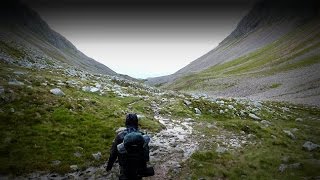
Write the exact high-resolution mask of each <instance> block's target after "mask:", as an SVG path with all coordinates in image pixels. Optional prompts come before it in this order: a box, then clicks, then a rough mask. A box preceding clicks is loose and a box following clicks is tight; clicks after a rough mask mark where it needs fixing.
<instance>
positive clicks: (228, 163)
mask: <svg viewBox="0 0 320 180" xmlns="http://www.w3.org/2000/svg"><path fill="white" fill-rule="evenodd" d="M223 100H224V102H225V104H224V105H219V104H217V103H215V102H210V101H207V100H190V101H191V102H192V104H191V105H190V107H187V106H185V105H184V104H183V102H182V101H180V102H177V103H173V104H171V105H169V106H166V107H163V110H162V111H161V113H162V114H163V115H167V114H171V115H172V116H173V117H175V118H182V117H191V118H194V119H195V121H196V122H197V125H196V126H195V127H194V128H195V130H196V131H197V132H196V139H198V141H199V142H200V144H201V145H200V149H199V151H197V152H196V153H194V154H193V155H192V156H191V158H190V159H189V160H187V161H186V162H185V163H184V164H183V165H182V168H181V171H180V173H178V174H175V173H176V172H172V174H175V175H174V177H175V178H176V179H199V178H205V179H301V178H303V177H316V176H319V175H320V174H319V172H320V166H319V164H317V162H315V161H313V160H314V159H319V158H320V150H319V149H318V150H316V151H312V152H308V151H305V150H303V149H302V145H303V143H304V142H305V141H312V142H314V143H318V144H319V143H320V141H319V139H320V133H319V132H320V131H319V130H320V129H319V127H320V121H319V120H320V110H319V109H317V108H310V107H303V106H295V105H290V104H284V103H274V102H264V103H263V105H262V107H261V108H258V109H257V108H255V107H254V106H252V105H250V104H246V103H239V102H237V101H235V100H226V99H223ZM228 105H233V106H234V107H235V109H236V110H229V111H228V112H225V113H223V114H221V113H219V111H220V110H225V109H228ZM193 107H198V108H199V109H200V110H201V112H202V114H201V115H200V116H196V115H195V114H194V110H193ZM284 107H286V108H284ZM241 110H243V111H244V112H245V115H240V113H239V112H240V111H241ZM253 112H254V113H255V114H257V115H258V116H259V117H261V118H262V119H264V120H267V121H269V122H271V125H270V126H268V127H267V126H265V125H263V124H262V123H259V121H254V120H252V119H251V118H249V117H248V113H253ZM297 118H302V120H303V121H302V122H299V121H296V119H297ZM208 124H211V125H215V127H210V126H208ZM294 128H297V129H298V130H296V131H295V132H293V129H294ZM283 130H290V131H292V132H293V134H294V135H295V136H296V139H291V138H290V137H288V136H287V135H286V134H285V133H284V132H283ZM249 134H251V138H249V139H248V142H249V143H247V144H246V145H244V146H243V147H241V148H239V149H232V150H228V151H227V152H226V153H222V154H221V153H217V152H216V148H217V144H220V145H221V144H223V143H224V141H223V140H222V141H220V140H219V138H218V137H219V136H221V135H226V136H229V138H235V137H237V136H249ZM286 157H287V159H288V161H287V162H285V161H282V159H285V158H286ZM293 163H301V164H302V165H301V167H298V168H296V169H294V168H293V169H290V168H288V169H286V170H285V171H284V172H279V166H280V164H293Z"/></svg>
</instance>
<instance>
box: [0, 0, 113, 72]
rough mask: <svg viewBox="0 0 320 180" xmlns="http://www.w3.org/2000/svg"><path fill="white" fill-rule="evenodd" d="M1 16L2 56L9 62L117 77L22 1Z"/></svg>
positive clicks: (4, 7)
mask: <svg viewBox="0 0 320 180" xmlns="http://www.w3.org/2000/svg"><path fill="white" fill-rule="evenodd" d="M0 13H1V17H0V18H1V26H0V43H1V56H2V58H3V59H4V60H5V61H6V62H8V63H17V64H20V65H24V66H41V67H42V68H45V67H47V68H57V67H59V68H67V67H70V68H73V69H79V70H84V71H89V72H91V73H101V74H108V75H116V73H115V72H114V71H112V70H111V69H110V68H108V67H106V66H105V65H103V64H101V63H99V62H97V61H95V60H93V59H92V58H89V57H87V56H86V55H85V54H83V53H82V52H80V51H79V50H77V48H76V47H75V46H74V45H73V44H72V43H71V42H69V41H68V40H67V39H66V38H64V37H63V36H61V35H60V34H59V33H57V32H55V31H53V30H52V29H50V27H49V26H48V24H47V23H46V22H45V21H43V20H42V19H41V18H40V16H39V15H38V14H37V13H36V12H35V11H33V10H32V9H30V8H29V7H27V6H26V5H24V4H22V3H20V1H6V3H3V4H2V6H1V12H0Z"/></svg>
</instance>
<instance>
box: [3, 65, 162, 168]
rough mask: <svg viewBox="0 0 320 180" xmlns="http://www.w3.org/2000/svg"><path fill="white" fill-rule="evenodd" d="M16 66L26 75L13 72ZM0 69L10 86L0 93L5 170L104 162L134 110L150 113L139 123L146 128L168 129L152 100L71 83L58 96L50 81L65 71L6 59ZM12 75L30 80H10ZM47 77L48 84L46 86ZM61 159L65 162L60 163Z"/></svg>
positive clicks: (61, 78) (60, 78)
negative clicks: (17, 83)
mask: <svg viewBox="0 0 320 180" xmlns="http://www.w3.org/2000/svg"><path fill="white" fill-rule="evenodd" d="M12 69H14V71H23V72H26V74H24V75H13V72H12V71H13V70H12ZM0 72H1V73H0V85H1V86H2V87H3V88H4V89H5V92H4V93H3V94H0V98H1V99H0V119H1V120H0V128H1V132H0V141H1V145H0V154H1V155H0V164H1V166H0V174H7V173H12V174H24V173H30V172H34V171H39V170H40V171H53V172H59V173H66V172H69V171H70V165H74V164H75V165H78V167H79V168H80V169H84V168H86V167H88V166H92V165H93V166H96V165H99V164H102V163H104V162H105V161H106V160H107V158H108V155H109V149H110V146H111V143H112V141H113V139H114V137H115V135H116V134H115V130H117V129H118V128H119V127H121V126H124V119H125V114H126V113H128V112H135V113H138V114H142V115H144V118H142V119H141V121H140V122H139V124H140V125H141V128H142V129H143V131H148V132H153V133H154V132H157V131H159V130H161V129H162V128H163V127H162V126H161V125H160V123H159V122H158V121H155V120H154V119H153V115H152V111H151V110H150V102H149V101H145V100H144V99H142V98H138V97H118V96H115V94H113V93H112V92H108V93H106V94H104V95H99V94H98V93H90V92H84V91H82V90H81V89H76V88H74V87H70V86H69V85H66V86H63V87H61V90H62V91H63V92H64V93H65V94H66V95H65V96H56V95H53V94H51V93H50V89H52V88H54V87H56V85H50V84H56V82H57V81H58V80H62V81H65V80H68V79H70V78H68V77H65V76H63V75H61V73H59V72H57V73H58V74H60V75H59V76H56V75H55V74H52V73H50V72H47V71H41V72H39V71H33V70H28V69H24V68H18V67H14V66H8V65H6V64H3V63H2V64H1V67H0ZM8 74H11V75H10V77H14V78H15V79H16V80H18V81H21V82H24V83H26V85H24V86H13V85H8V80H9V79H8V76H7V75H8ZM40 74H41V76H39V75H40ZM72 79H73V80H79V79H77V78H72ZM46 81H47V84H48V85H47V86H45V85H42V83H43V82H46ZM88 82H89V80H88ZM28 86H30V87H28ZM97 152H101V153H102V158H101V159H100V160H95V159H94V158H93V156H92V154H93V153H97ZM75 153H76V154H78V155H79V156H80V157H77V156H75V155H74V154H75ZM57 160H58V161H61V163H60V164H58V165H54V164H53V161H57Z"/></svg>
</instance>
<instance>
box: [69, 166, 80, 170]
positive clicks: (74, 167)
mask: <svg viewBox="0 0 320 180" xmlns="http://www.w3.org/2000/svg"><path fill="white" fill-rule="evenodd" d="M70 169H71V170H72V171H77V170H78V169H79V168H78V166H77V165H71V166H70Z"/></svg>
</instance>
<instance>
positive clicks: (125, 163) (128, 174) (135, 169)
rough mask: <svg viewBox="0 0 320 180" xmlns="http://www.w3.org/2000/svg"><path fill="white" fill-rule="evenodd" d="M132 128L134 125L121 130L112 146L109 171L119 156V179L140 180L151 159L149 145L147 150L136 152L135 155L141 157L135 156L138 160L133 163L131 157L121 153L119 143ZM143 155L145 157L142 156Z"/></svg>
mask: <svg viewBox="0 0 320 180" xmlns="http://www.w3.org/2000/svg"><path fill="white" fill-rule="evenodd" d="M131 128H132V127H129V128H127V129H126V130H124V131H122V132H119V133H118V135H117V136H116V138H115V140H114V142H113V144H112V147H111V152H110V157H109V160H108V165H107V171H109V170H111V169H112V166H113V164H114V162H115V161H116V160H117V158H118V160H119V165H120V177H119V179H124V180H139V179H141V177H142V176H143V174H144V173H145V170H146V168H147V161H149V147H148V146H147V149H144V150H146V151H138V154H135V155H137V156H135V157H139V158H135V159H136V160H134V161H133V162H134V163H133V164H132V161H130V160H129V159H128V158H129V157H127V156H126V155H124V154H121V153H119V152H118V149H117V145H118V144H121V143H122V142H123V139H124V137H125V135H126V134H127V133H128V132H130V131H132V129H131ZM134 131H137V129H136V128H134ZM131 157H132V156H131ZM141 157H144V158H141ZM130 162H131V163H130Z"/></svg>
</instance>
